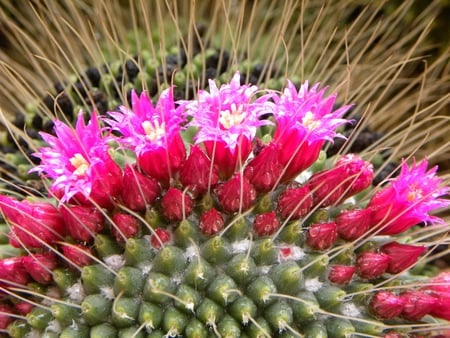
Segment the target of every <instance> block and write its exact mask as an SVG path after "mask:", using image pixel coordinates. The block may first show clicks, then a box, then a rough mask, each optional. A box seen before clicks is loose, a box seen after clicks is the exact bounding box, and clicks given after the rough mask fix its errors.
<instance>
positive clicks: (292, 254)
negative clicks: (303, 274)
mask: <svg viewBox="0 0 450 338" xmlns="http://www.w3.org/2000/svg"><path fill="white" fill-rule="evenodd" d="M304 256H305V252H304V251H303V249H302V248H301V247H299V246H296V245H288V244H286V245H283V246H280V247H278V262H280V263H281V262H286V261H298V260H300V259H302V258H303V257H304Z"/></svg>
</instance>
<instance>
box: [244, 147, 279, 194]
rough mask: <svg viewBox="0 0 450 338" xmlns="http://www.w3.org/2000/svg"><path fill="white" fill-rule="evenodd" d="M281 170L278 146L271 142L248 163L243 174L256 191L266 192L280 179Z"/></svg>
mask: <svg viewBox="0 0 450 338" xmlns="http://www.w3.org/2000/svg"><path fill="white" fill-rule="evenodd" d="M282 171H283V167H282V165H281V163H280V161H279V158H278V147H277V146H276V145H275V143H271V144H269V145H268V146H266V147H265V148H263V149H262V150H261V151H260V152H259V153H258V155H256V156H255V157H254V158H253V159H252V160H251V161H250V163H248V165H247V167H246V168H245V171H244V175H245V177H247V178H248V180H249V181H250V183H251V184H253V186H254V187H255V189H256V190H257V191H260V192H268V191H270V190H272V189H273V188H274V187H275V185H276V184H277V183H278V182H279V181H280V176H281V173H282Z"/></svg>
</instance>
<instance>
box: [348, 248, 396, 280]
mask: <svg viewBox="0 0 450 338" xmlns="http://www.w3.org/2000/svg"><path fill="white" fill-rule="evenodd" d="M390 261H391V257H389V256H388V255H386V254H384V253H376V252H363V253H362V254H360V255H359V256H358V258H357V259H356V273H357V274H358V275H359V276H360V277H361V278H365V279H373V278H377V277H379V276H381V275H382V274H383V273H384V272H386V269H387V268H388V266H389V262H390Z"/></svg>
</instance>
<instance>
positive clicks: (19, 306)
mask: <svg viewBox="0 0 450 338" xmlns="http://www.w3.org/2000/svg"><path fill="white" fill-rule="evenodd" d="M33 309H34V305H33V304H31V303H28V302H20V303H16V304H14V310H15V311H16V312H17V313H18V314H21V315H22V316H26V315H27V314H28V313H30V311H31V310H33ZM0 311H1V310H0Z"/></svg>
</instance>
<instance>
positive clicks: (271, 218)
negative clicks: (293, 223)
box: [253, 211, 280, 236]
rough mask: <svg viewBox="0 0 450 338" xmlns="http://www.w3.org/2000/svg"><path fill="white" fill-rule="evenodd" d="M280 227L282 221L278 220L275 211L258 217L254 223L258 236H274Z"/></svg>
mask: <svg viewBox="0 0 450 338" xmlns="http://www.w3.org/2000/svg"><path fill="white" fill-rule="evenodd" d="M279 227H280V221H279V220H278V218H277V215H276V214H275V211H271V212H266V213H264V214H259V215H256V217H255V221H254V222H253V230H254V231H255V233H256V234H257V235H258V236H270V235H273V234H274V233H275V231H277V230H278V229H279Z"/></svg>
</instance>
